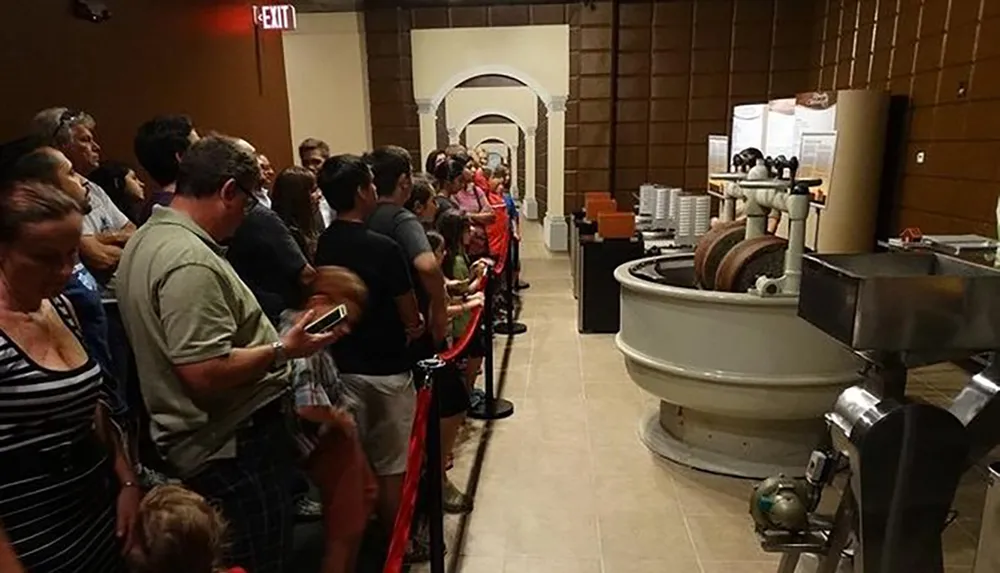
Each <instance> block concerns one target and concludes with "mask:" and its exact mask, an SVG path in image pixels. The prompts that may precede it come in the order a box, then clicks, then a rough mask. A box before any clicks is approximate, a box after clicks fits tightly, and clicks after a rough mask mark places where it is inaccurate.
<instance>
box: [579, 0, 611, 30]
mask: <svg viewBox="0 0 1000 573" xmlns="http://www.w3.org/2000/svg"><path fill="white" fill-rule="evenodd" d="M611 10H612V7H611V2H595V3H594V4H592V5H590V6H582V7H581V8H580V20H579V23H580V25H581V26H584V27H586V26H610V25H611Z"/></svg>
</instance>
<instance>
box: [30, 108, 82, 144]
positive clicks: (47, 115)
mask: <svg viewBox="0 0 1000 573" xmlns="http://www.w3.org/2000/svg"><path fill="white" fill-rule="evenodd" d="M78 125H82V126H84V127H86V128H88V129H94V127H96V126H97V122H96V121H95V120H94V118H93V116H91V115H90V114H89V113H87V112H84V111H76V110H71V109H69V108H67V107H50V108H48V109H43V110H42V111H40V112H38V113H37V114H35V118H34V119H32V120H31V132H32V133H33V134H34V135H35V137H37V138H38V139H39V140H40V141H41V142H42V143H44V144H46V145H51V146H53V147H60V146H63V145H67V144H69V143H70V142H71V141H72V135H71V134H72V130H73V128H74V127H76V126H78Z"/></svg>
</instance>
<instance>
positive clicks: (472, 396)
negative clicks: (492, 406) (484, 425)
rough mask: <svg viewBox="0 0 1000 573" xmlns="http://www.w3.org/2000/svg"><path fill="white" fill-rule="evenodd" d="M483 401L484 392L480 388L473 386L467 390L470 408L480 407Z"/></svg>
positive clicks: (484, 400)
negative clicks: (469, 390)
mask: <svg viewBox="0 0 1000 573" xmlns="http://www.w3.org/2000/svg"><path fill="white" fill-rule="evenodd" d="M484 402H486V392H484V391H483V390H482V389H481V388H473V389H472V392H469V409H470V410H476V409H478V408H481V407H482V405H483V403H484Z"/></svg>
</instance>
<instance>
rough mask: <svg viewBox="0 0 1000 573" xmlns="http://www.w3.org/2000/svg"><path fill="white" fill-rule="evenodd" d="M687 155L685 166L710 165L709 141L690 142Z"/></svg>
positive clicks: (705, 166) (704, 166)
mask: <svg viewBox="0 0 1000 573" xmlns="http://www.w3.org/2000/svg"><path fill="white" fill-rule="evenodd" d="M686 155H687V157H686V159H685V161H684V166H685V167H703V168H707V167H708V143H689V144H688V145H687V154H686Z"/></svg>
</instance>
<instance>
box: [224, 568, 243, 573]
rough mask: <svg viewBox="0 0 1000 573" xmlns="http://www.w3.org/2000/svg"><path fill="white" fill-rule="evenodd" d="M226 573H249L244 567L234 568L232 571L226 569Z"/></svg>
mask: <svg viewBox="0 0 1000 573" xmlns="http://www.w3.org/2000/svg"><path fill="white" fill-rule="evenodd" d="M226 573H247V570H246V569H244V568H242V567H233V568H231V569H226Z"/></svg>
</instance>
